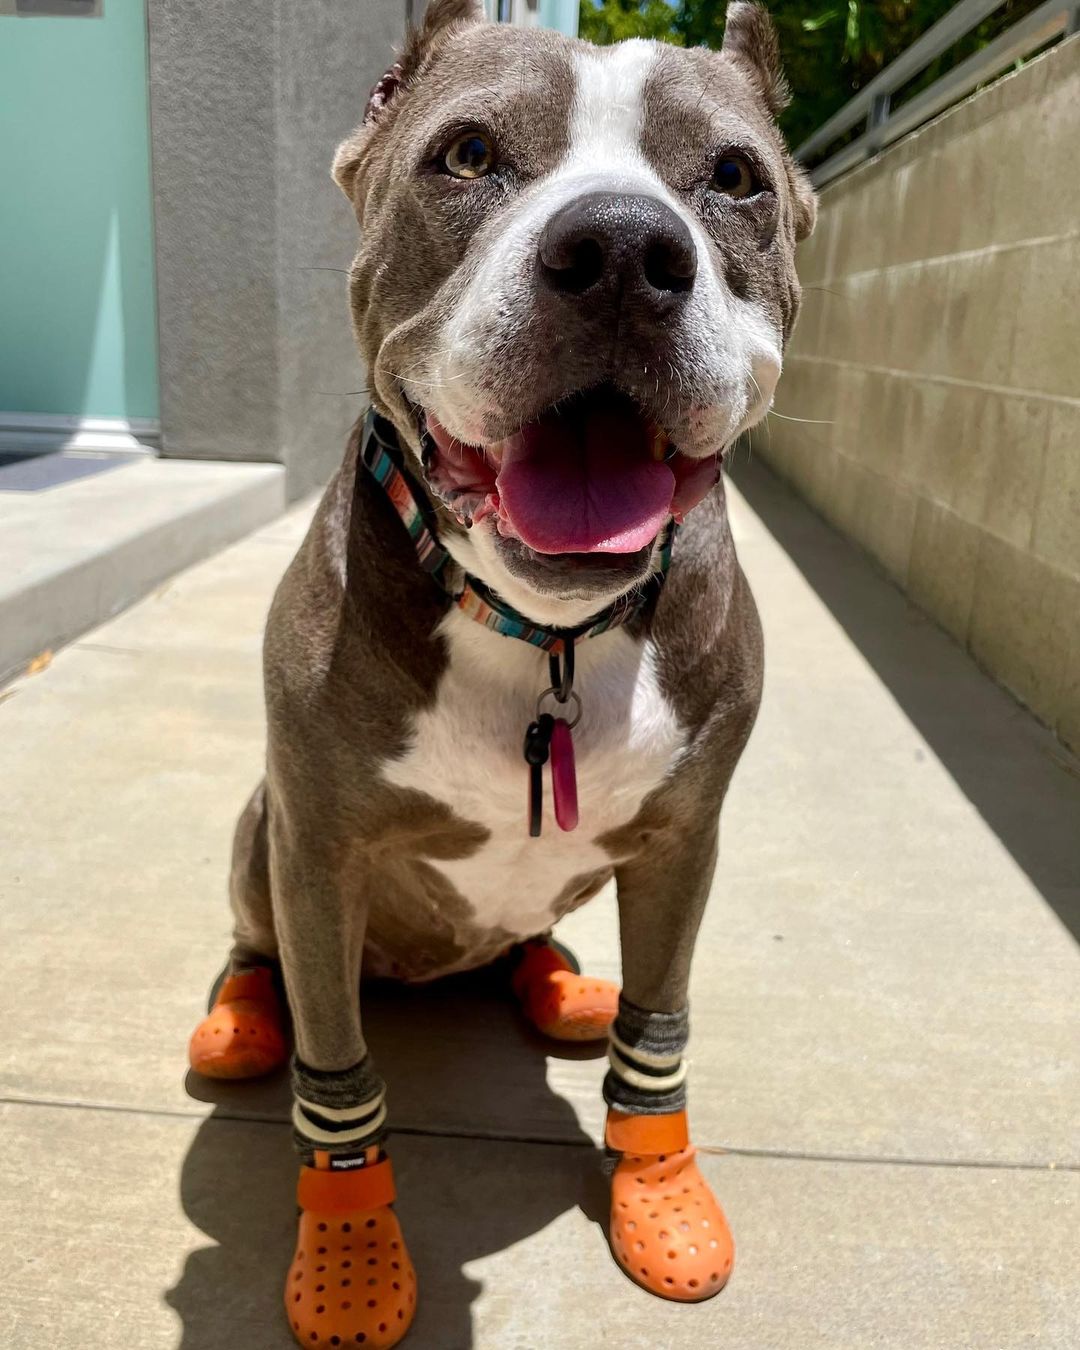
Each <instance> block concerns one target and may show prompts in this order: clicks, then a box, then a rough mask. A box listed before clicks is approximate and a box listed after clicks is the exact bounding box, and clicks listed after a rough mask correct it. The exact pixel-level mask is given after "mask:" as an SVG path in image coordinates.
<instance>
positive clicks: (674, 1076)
mask: <svg viewBox="0 0 1080 1350" xmlns="http://www.w3.org/2000/svg"><path fill="white" fill-rule="evenodd" d="M689 1035H690V1022H689V1013H688V1010H687V1009H686V1008H683V1009H682V1010H681V1011H680V1012H676V1013H657V1012H647V1011H646V1010H645V1009H644V1008H638V1007H636V1006H635V1005H634V1004H633V1003H630V1002H629V1001H628V1000H627V999H625V998H622V997H620V998H619V1015H618V1016H617V1017H616V1018H615V1021H614V1023H613V1024H612V1026H611V1030H610V1031H609V1032H608V1064H609V1066H610V1067H609V1068H608V1072H607V1075H606V1077H605V1078H604V1101H606V1102H607V1104H608V1106H613V1107H614V1108H615V1109H616V1110H617V1111H626V1112H629V1113H630V1114H632V1115H639V1116H641V1115H647V1116H655V1115H662V1114H664V1113H666V1112H668V1111H682V1110H685V1108H686V1068H687V1066H686V1062H685V1060H684V1059H683V1051H684V1050H685V1048H686V1042H687V1039H688V1038H689Z"/></svg>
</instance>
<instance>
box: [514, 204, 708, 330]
mask: <svg viewBox="0 0 1080 1350" xmlns="http://www.w3.org/2000/svg"><path fill="white" fill-rule="evenodd" d="M539 253H540V276H541V279H542V282H543V284H544V285H546V286H549V287H550V288H551V289H552V290H555V291H558V292H560V293H561V294H563V295H582V296H584V295H586V294H587V293H589V292H592V291H593V290H594V289H615V288H621V289H622V290H623V291H624V292H626V293H629V294H632V295H635V296H637V297H638V298H640V299H642V300H644V301H646V302H647V303H650V304H652V305H654V306H666V304H669V303H670V301H671V300H672V299H673V298H674V297H676V296H679V295H683V294H685V293H686V292H688V291H689V290H690V289H691V287H692V286H693V284H694V277H695V275H696V273H697V250H696V249H695V248H694V240H693V238H692V236H691V234H690V231H689V229H688V228H687V225H686V222H685V221H684V220H682V219H681V218H680V217H679V216H678V215H676V213H675V212H674V211H673V210H672V209H671V207H670V206H667V205H665V203H664V202H662V201H660V200H659V199H658V198H656V197H647V196H644V195H639V194H636V193H620V192H589V193H587V194H586V195H585V196H583V197H577V198H575V200H574V201H572V202H568V203H567V205H566V206H564V207H562V208H561V209H560V210H558V211H556V212H555V214H554V215H553V216H552V217H551V219H550V220H549V221H548V223H547V224H546V225H545V226H544V229H543V231H542V232H541V235H540V247H539Z"/></svg>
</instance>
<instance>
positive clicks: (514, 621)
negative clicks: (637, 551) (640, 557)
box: [360, 408, 677, 652]
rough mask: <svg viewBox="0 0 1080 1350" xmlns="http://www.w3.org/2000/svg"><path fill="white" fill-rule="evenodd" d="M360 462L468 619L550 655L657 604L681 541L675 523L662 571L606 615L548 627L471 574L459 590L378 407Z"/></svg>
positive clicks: (426, 506) (370, 417) (370, 416)
mask: <svg viewBox="0 0 1080 1350" xmlns="http://www.w3.org/2000/svg"><path fill="white" fill-rule="evenodd" d="M360 458H361V460H362V461H363V464H364V466H365V468H366V469H367V470H368V472H369V473H370V474H371V476H372V478H374V479H375V481H376V482H377V483H378V484H379V486H380V487H381V488H382V489H383V491H384V492H385V493H386V495H387V497H389V499H390V502H391V504H392V505H393V507H394V510H395V511H396V512H397V513H398V515H399V516H400V517H401V520H402V523H403V524H404V526H405V528H406V529H407V530H408V532H409V537H410V538H411V539H412V542H413V547H414V548H415V549H416V558H417V561H418V562H419V564H420V566H421V567H422V568H423V569H424V571H425V572H428V573H430V575H431V576H432V577H433V578H434V580H435V582H436V583H437V584H438V586H439V587H440V588H441V589H442V590H443V591H444V592H445V593H446V594H447V595H448V596H449V597H450V599H451V601H452V602H453V603H454V604H455V605H456V606H457V608H458V609H460V610H461V611H462V612H463V613H464V614H467V615H468V616H469V617H470V618H471V619H475V620H476V621H477V622H478V623H482V624H483V625H484V626H485V628H490V629H492V630H493V631H494V632H496V633H501V634H502V635H503V636H504V637H515V638H519V639H520V640H521V641H522V642H529V643H531V644H532V645H533V646H534V647H539V648H541V650H543V651H546V652H558V651H561V652H565V651H566V649H567V646H568V645H569V644H573V643H577V642H580V641H581V640H582V639H583V638H590V637H596V636H598V635H599V634H600V633H606V632H607V631H608V629H609V628H618V627H619V626H620V625H622V624H624V623H627V622H628V621H629V620H630V619H633V618H634V617H635V616H636V615H638V614H640V613H641V611H642V610H643V609H644V608H645V607H646V606H647V605H648V604H650V603H652V602H653V601H654V600H655V599H656V597H657V596H658V595H659V594H660V591H661V589H662V588H663V585H664V580H665V578H666V576H667V570H668V567H669V565H670V563H671V549H672V545H673V543H674V542H675V532H676V529H677V527H676V525H675V524H674V522H672V523H671V524H669V525H668V527H667V530H666V531H665V534H664V539H663V543H662V544H661V548H660V570H659V571H657V572H653V573H652V575H651V576H650V577H649V578H648V580H647V581H646V582H645V584H644V585H643V586H640V587H638V588H636V589H635V590H634V592H633V593H632V594H630V595H625V596H620V597H619V599H618V600H616V601H614V603H613V604H611V605H609V606H608V607H607V609H605V610H603V611H602V612H601V613H600V614H595V615H593V617H592V618H590V619H586V620H585V622H584V623H581V624H578V625H577V626H576V627H574V628H547V627H545V626H543V625H542V624H537V623H533V621H532V620H531V619H527V618H526V617H525V616H524V615H523V614H519V613H518V611H517V610H516V609H514V608H512V607H511V606H510V605H508V604H507V603H506V601H505V600H503V599H501V598H500V597H499V596H497V595H496V594H495V592H494V591H492V590H491V589H490V587H488V586H485V585H484V583H483V582H482V581H481V580H480V578H479V577H474V576H472V575H471V573H468V572H466V573H465V574H464V576H463V578H462V580H461V581H460V583H459V584H458V585H454V584H453V559H452V558H451V556H450V554H449V553H448V552H447V550H446V549H445V548H444V547H443V545H442V543H441V542H440V540H439V535H438V527H437V525H436V522H435V518H434V514H433V512H432V510H431V506H430V503H429V502H428V500H427V498H426V496H425V494H424V492H423V491H422V490H421V489H420V487H419V486H418V484H417V482H416V480H415V478H414V477H413V476H412V474H411V473H410V472H409V469H408V468H407V467H406V465H405V459H404V456H403V455H402V452H401V446H400V444H399V443H398V437H397V432H396V431H395V430H394V426H393V424H392V423H391V422H388V421H387V420H386V418H385V417H380V416H379V414H378V413H377V412H376V411H375V409H374V408H369V409H368V411H367V413H366V415H365V417H364V426H363V430H362V432H361V435H360Z"/></svg>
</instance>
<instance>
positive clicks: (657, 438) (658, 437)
mask: <svg viewBox="0 0 1080 1350" xmlns="http://www.w3.org/2000/svg"><path fill="white" fill-rule="evenodd" d="M669 444H670V442H669V441H668V438H667V433H666V432H663V431H661V430H660V428H659V427H657V428H656V429H655V430H654V431H653V442H652V457H653V459H655V460H657V461H659V460H662V459H664V458H665V457H666V455H667V452H668V445H669Z"/></svg>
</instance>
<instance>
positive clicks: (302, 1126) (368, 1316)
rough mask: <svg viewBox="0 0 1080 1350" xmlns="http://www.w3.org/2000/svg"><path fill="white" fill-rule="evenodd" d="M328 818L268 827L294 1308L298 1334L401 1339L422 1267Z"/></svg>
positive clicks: (358, 894)
mask: <svg viewBox="0 0 1080 1350" xmlns="http://www.w3.org/2000/svg"><path fill="white" fill-rule="evenodd" d="M330 833H331V832H330V831H328V830H327V829H326V826H325V823H324V824H323V826H322V829H321V830H315V831H313V832H312V833H311V834H310V836H308V835H307V834H305V833H303V832H301V831H298V830H297V829H296V826H295V823H293V824H292V825H291V827H290V828H289V829H288V830H286V829H284V828H281V827H275V825H274V823H273V822H272V823H271V834H270V871H271V888H272V892H273V897H274V910H275V915H274V918H275V928H276V931H277V935H278V945H279V950H280V954H281V964H282V971H283V973H284V977H285V987H286V990H287V992H288V996H289V1005H290V1008H291V1010H292V1014H293V1021H294V1025H295V1033H296V1055H295V1058H294V1061H293V1127H294V1138H295V1142H296V1145H297V1147H298V1149H299V1151H300V1154H301V1158H302V1159H303V1166H302V1167H301V1170H300V1181H299V1186H298V1190H297V1200H298V1203H299V1206H300V1210H301V1213H300V1227H299V1234H298V1238H297V1245H296V1255H295V1256H294V1258H293V1263H292V1266H291V1268H290V1270H289V1275H288V1278H287V1281H286V1287H285V1310H286V1313H287V1314H288V1318H289V1324H290V1326H291V1327H292V1330H293V1333H294V1335H295V1336H296V1338H297V1340H299V1341H300V1342H301V1344H303V1345H305V1346H308V1347H315V1348H316V1350H322V1347H331V1346H341V1345H359V1344H364V1345H367V1346H372V1347H384V1346H391V1345H395V1344H396V1343H397V1342H398V1341H399V1340H400V1339H401V1337H402V1336H403V1335H404V1334H405V1332H406V1330H407V1329H408V1327H409V1324H410V1322H411V1321H412V1318H413V1313H414V1311H415V1307H416V1277H415V1274H414V1272H413V1267H412V1263H411V1261H410V1260H409V1255H408V1252H407V1251H406V1248H405V1243H404V1240H403V1238H402V1235H401V1229H400V1226H399V1224H398V1220H397V1217H396V1215H395V1214H394V1212H393V1210H392V1208H391V1205H392V1203H393V1200H394V1181H393V1174H392V1171H391V1166H390V1160H389V1158H388V1157H387V1156H386V1153H385V1151H384V1149H383V1147H382V1143H383V1138H384V1135H385V1122H386V1106H385V1102H384V1095H385V1088H384V1084H383V1081H382V1079H381V1078H380V1077H379V1075H378V1073H377V1072H376V1071H375V1068H374V1066H373V1064H372V1061H371V1057H370V1055H369V1054H368V1052H367V1047H366V1045H365V1044H364V1037H363V1031H362V1028H361V1022H360V1000H359V988H360V966H361V960H362V956H363V946H364V932H365V928H366V921H367V903H368V902H367V898H366V884H367V878H365V876H364V868H363V866H362V865H360V866H358V865H357V860H356V859H355V857H353V856H351V854H350V851H349V850H348V849H347V848H342V849H340V850H338V849H336V848H335V845H334V842H333V839H332V837H328V835H329V834H330Z"/></svg>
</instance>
